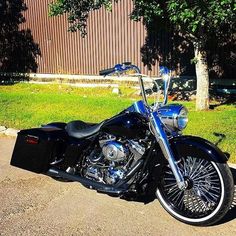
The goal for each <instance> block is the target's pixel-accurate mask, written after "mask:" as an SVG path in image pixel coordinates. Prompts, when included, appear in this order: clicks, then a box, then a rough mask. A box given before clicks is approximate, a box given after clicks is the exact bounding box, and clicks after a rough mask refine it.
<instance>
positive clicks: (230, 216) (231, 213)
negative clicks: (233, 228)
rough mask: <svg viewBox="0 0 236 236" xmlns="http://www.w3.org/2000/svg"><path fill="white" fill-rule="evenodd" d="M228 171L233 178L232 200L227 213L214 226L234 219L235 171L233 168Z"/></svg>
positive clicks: (235, 212)
mask: <svg viewBox="0 0 236 236" xmlns="http://www.w3.org/2000/svg"><path fill="white" fill-rule="evenodd" d="M230 169H231V172H232V174H233V178H234V199H233V202H232V205H231V207H230V209H229V211H228V213H227V214H226V215H225V217H224V218H223V219H222V220H220V221H219V222H218V223H217V224H216V225H220V224H224V223H227V222H229V221H231V220H234V219H236V169H234V168H230Z"/></svg>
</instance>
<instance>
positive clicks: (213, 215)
mask: <svg viewBox="0 0 236 236" xmlns="http://www.w3.org/2000/svg"><path fill="white" fill-rule="evenodd" d="M195 154H196V153H195ZM189 159H191V161H192V163H195V164H194V165H199V166H196V167H197V168H198V170H196V171H195V173H196V174H194V172H193V171H194V168H192V169H189V170H188V171H187V169H186V168H187V167H186V166H187V164H183V163H186V162H188V165H189V168H191V167H190V163H191V161H189ZM196 160H197V164H196ZM178 165H179V167H180V169H181V171H182V173H184V175H185V178H186V179H187V181H188V182H189V188H188V189H187V190H184V191H181V190H179V189H178V190H177V189H176V188H178V187H177V185H174V183H173V178H174V176H173V173H172V171H171V169H170V168H169V167H168V165H167V166H165V168H163V171H162V174H161V181H160V182H159V186H158V188H157V190H156V196H157V198H158V199H159V201H160V203H161V205H162V206H163V207H164V208H165V210H166V211H167V212H168V213H169V214H171V215H172V216H173V217H174V218H176V219H177V220H179V221H182V222H184V223H187V224H190V225H196V226H209V225H213V224H215V223H216V222H218V221H219V220H220V219H222V218H223V217H224V216H225V214H226V213H227V211H228V210H229V208H230V206H231V204H232V201H233V195H234V181H233V176H232V173H231V171H230V168H229V167H228V165H227V164H226V163H216V162H213V161H209V160H207V159H203V158H201V157H189V156H185V157H181V158H180V162H179V164H178ZM184 165H186V166H185V167H184ZM204 168H205V170H204ZM191 171H192V172H191ZM188 173H189V176H187V174H188ZM191 178H192V180H191ZM174 181H175V180H174ZM175 184H176V183H175ZM176 196H178V197H176Z"/></svg>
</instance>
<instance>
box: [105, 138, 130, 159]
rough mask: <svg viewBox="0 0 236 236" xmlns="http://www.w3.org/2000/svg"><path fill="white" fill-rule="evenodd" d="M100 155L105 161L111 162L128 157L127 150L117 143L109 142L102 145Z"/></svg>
mask: <svg viewBox="0 0 236 236" xmlns="http://www.w3.org/2000/svg"><path fill="white" fill-rule="evenodd" d="M102 153H103V155H104V157H105V159H107V160H109V161H112V162H118V161H122V160H124V159H126V158H127V157H128V155H129V150H128V148H126V147H125V146H124V145H123V144H121V143H119V142H116V141H109V142H107V143H106V144H104V145H103V147H102Z"/></svg>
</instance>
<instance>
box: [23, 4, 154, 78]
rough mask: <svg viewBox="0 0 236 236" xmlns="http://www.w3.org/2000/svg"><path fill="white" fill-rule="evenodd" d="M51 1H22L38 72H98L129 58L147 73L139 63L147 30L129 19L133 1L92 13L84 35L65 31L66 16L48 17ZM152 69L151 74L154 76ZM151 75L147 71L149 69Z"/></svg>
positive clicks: (66, 27)
mask: <svg viewBox="0 0 236 236" xmlns="http://www.w3.org/2000/svg"><path fill="white" fill-rule="evenodd" d="M51 1H52V0H43V1H42V0H25V3H26V4H27V7H28V10H27V11H26V12H25V13H24V15H25V18H26V23H24V24H23V26H22V27H23V28H29V29H30V30H31V31H32V34H33V37H34V40H35V42H37V43H39V47H40V49H41V53H42V56H41V57H40V58H38V66H39V67H38V71H37V72H38V73H69V74H98V72H99V70H100V69H104V68H108V67H112V66H114V65H115V64H116V63H120V62H124V61H131V62H132V63H134V64H136V65H138V66H139V67H141V69H142V72H143V73H148V71H147V68H144V67H143V64H142V62H141V54H140V48H141V47H142V45H143V44H144V41H145V36H146V31H145V28H144V26H143V24H142V23H141V22H133V21H131V20H130V19H129V15H130V13H131V12H132V1H131V0H125V1H119V3H117V4H114V6H113V10H112V12H107V11H106V10H105V9H100V10H97V11H95V12H93V13H91V16H90V17H89V20H88V28H87V32H88V34H87V36H86V37H85V38H82V37H81V35H80V33H79V32H76V33H70V32H68V31H67V29H68V23H67V19H66V16H60V17H52V18H51V17H48V3H50V2H51ZM157 68H158V66H156V67H155V68H153V71H152V72H151V74H152V75H157ZM149 74H150V72H149Z"/></svg>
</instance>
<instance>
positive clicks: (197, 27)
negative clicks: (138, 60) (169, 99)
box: [50, 0, 236, 110]
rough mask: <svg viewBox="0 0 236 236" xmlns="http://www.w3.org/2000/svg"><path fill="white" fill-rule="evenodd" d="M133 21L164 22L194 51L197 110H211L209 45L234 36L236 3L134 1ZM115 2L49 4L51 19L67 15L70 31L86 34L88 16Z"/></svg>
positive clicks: (231, 0) (225, 0)
mask: <svg viewBox="0 0 236 236" xmlns="http://www.w3.org/2000/svg"><path fill="white" fill-rule="evenodd" d="M133 2H134V10H133V13H132V15H131V18H132V19H133V20H141V19H143V22H144V24H145V25H146V26H147V27H149V26H150V25H153V24H155V23H157V22H163V23H164V25H165V28H166V29H167V30H169V31H173V32H175V33H177V34H178V35H179V36H180V37H182V38H183V39H185V40H186V41H187V42H189V43H190V44H191V45H192V46H193V49H194V55H195V57H194V58H193V60H192V61H193V62H194V63H195V67H196V75H197V100H196V109H197V110H207V109H208V108H209V74H208V63H207V51H206V45H207V44H208V43H209V41H210V39H211V38H212V37H217V38H218V39H219V42H222V43H223V42H224V40H229V39H231V38H232V37H233V35H234V34H235V28H236V22H235V21H236V20H235V19H236V3H235V1H234V0H133ZM111 5H112V0H87V1H86V0H81V1H77V0H57V1H56V2H54V3H52V4H50V15H52V16H55V15H60V14H64V13H68V20H69V23H70V30H71V31H75V30H77V29H79V30H80V31H81V32H82V34H83V35H85V34H86V22H87V18H88V16H89V12H90V11H92V10H95V9H99V8H100V7H102V6H105V7H106V8H108V9H111Z"/></svg>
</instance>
